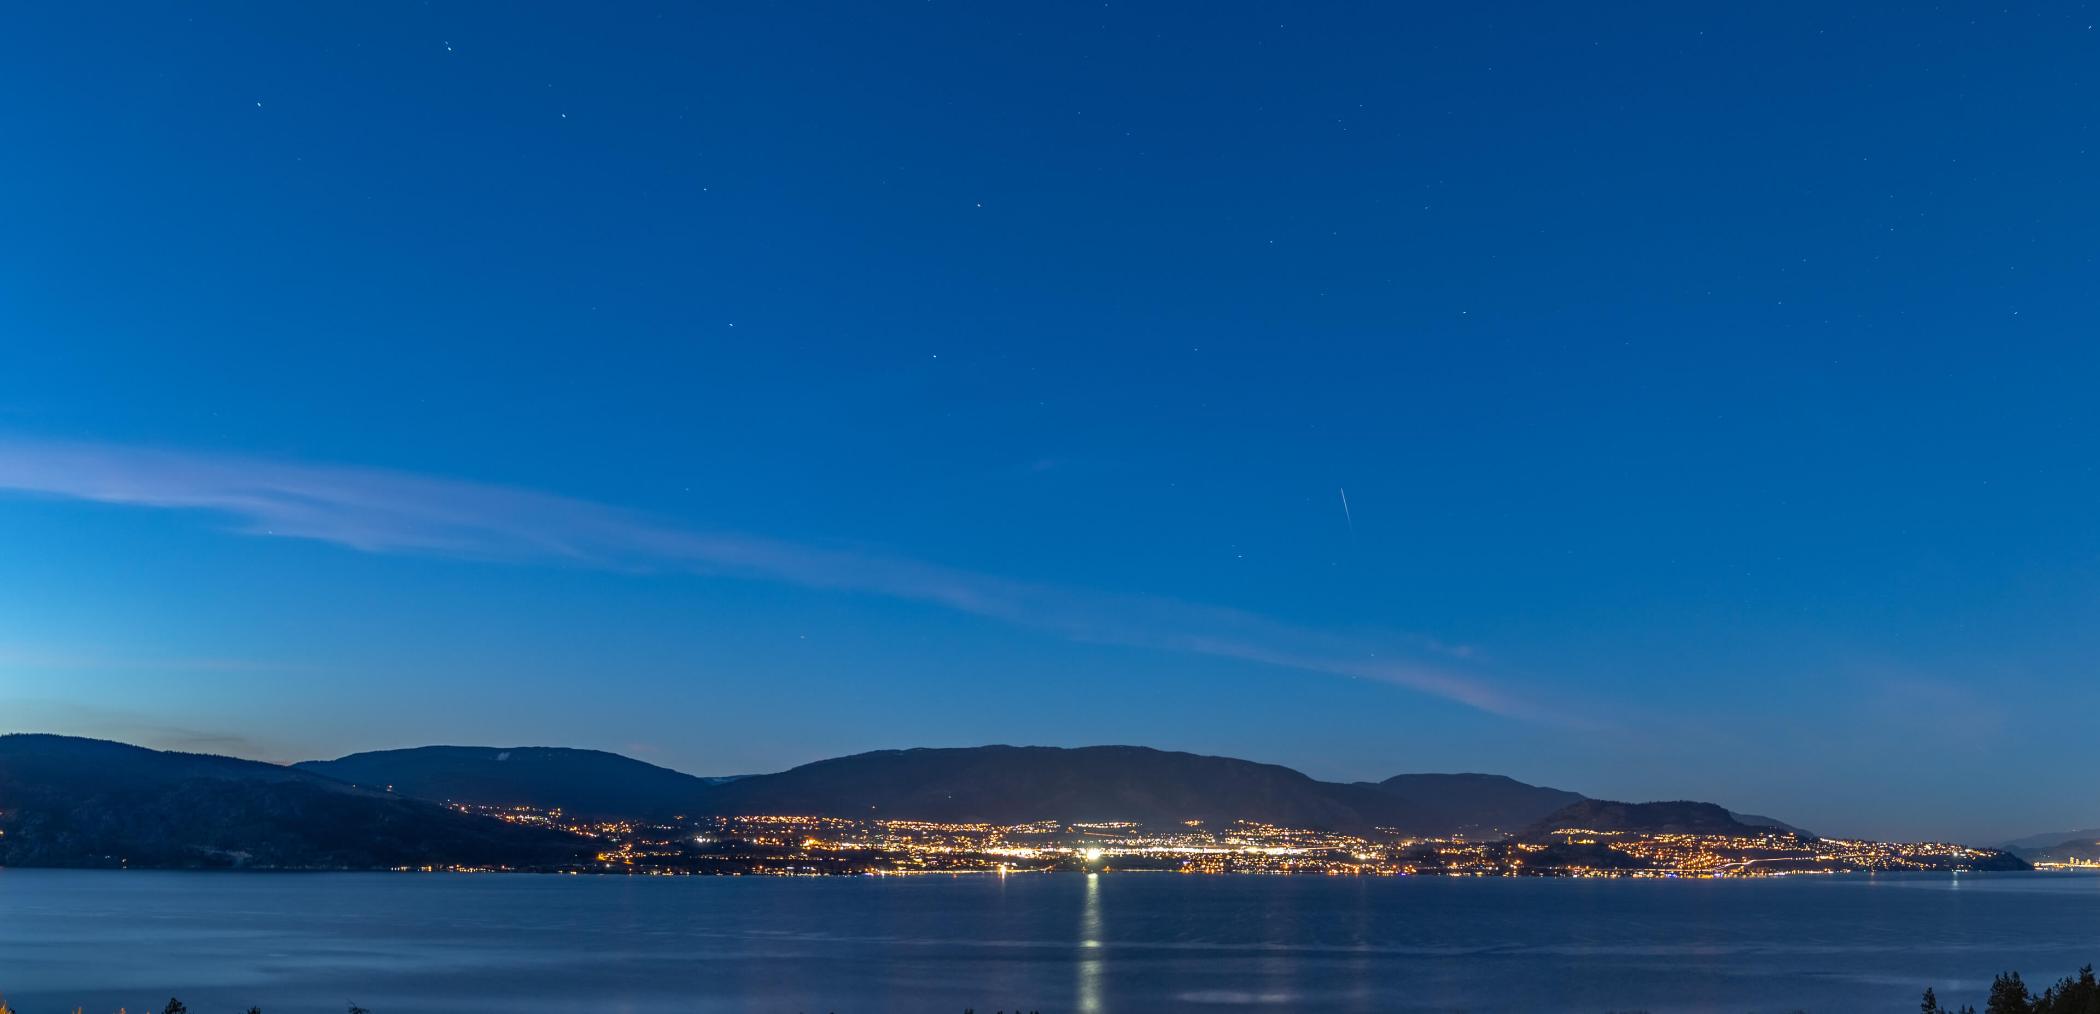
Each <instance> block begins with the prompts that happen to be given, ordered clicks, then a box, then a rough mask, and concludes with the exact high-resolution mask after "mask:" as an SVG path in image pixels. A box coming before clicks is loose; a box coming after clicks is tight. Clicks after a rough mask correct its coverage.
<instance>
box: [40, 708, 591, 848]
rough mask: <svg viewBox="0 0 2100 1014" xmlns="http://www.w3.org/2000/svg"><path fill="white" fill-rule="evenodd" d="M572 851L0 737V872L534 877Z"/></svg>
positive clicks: (341, 795) (405, 808)
mask: <svg viewBox="0 0 2100 1014" xmlns="http://www.w3.org/2000/svg"><path fill="white" fill-rule="evenodd" d="M579 844H580V842H579V840H578V839H575V838H573V837H571V836H569V835H566V834H561V833H559V832H554V831H546V830H537V829H531V828H525V827H518V826H513V825H510V824H505V823H503V822H501V821H496V820H491V819H489V818H485V817H475V816H469V815H467V814H462V813H458V812H455V811H452V810H447V809H445V808H444V807H441V806H437V805H434V804H431V803H426V802H421V801H416V800H409V799H400V798H396V797H392V796H388V795H385V794H383V793H378V792H372V791H369V790H365V789H360V788H357V787H355V786H351V785H348V784H345V783H343V782H340V781H336V780H334V779H330V778H325V777H322V776H320V775H316V774H312V773H309V772H305V771H300V770H296V769H293V768H288V767H281V766H278V765H274V764H259V763H256V762H253V761H243V760H234V759H232V758H229V757H213V756H208V755H203V754H184V753H166V752H162V751H157V750H147V749H143V748H140V747H135V746H126V745H124V744H121V743H110V742H105V741H102V740H93V739H78V738H74V737H68V736H45V735H8V736H0V866H126V865H128V866H136V867H157V868H218V867H253V868H271V869H384V868H391V867H397V866H424V865H503V866H519V867H525V866H539V865H549V864H554V863H559V862H564V861H567V860H569V859H571V858H573V857H574V856H575V855H576V854H577V853H578V852H580V851H581V849H580V848H579V847H578V846H579Z"/></svg>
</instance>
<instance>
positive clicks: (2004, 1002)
mask: <svg viewBox="0 0 2100 1014" xmlns="http://www.w3.org/2000/svg"><path fill="white" fill-rule="evenodd" d="M1983 1014H2035V1011H2034V994H2032V993H2029V992H2028V991H2027V983H2025V982H2023V981H2021V979H2020V973H2018V972H2001V973H1999V975H1998V977H1997V978H1995V979H1992V980H1991V995H1990V998H1989V999H1988V1000H1986V1001H1985V1002H1984V1005H1983Z"/></svg>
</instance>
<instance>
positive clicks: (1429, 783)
mask: <svg viewBox="0 0 2100 1014" xmlns="http://www.w3.org/2000/svg"><path fill="white" fill-rule="evenodd" d="M1378 787H1379V788H1380V789H1382V790H1384V791H1386V792H1389V793H1391V794H1393V795H1395V796H1398V797H1400V798H1401V799H1404V800H1407V801H1408V802H1409V803H1411V804H1413V805H1414V806H1415V807H1416V808H1417V809H1418V810H1419V811H1420V813H1421V815H1422V820H1423V822H1424V824H1425V825H1426V826H1429V827H1431V828H1433V829H1435V831H1436V833H1439V834H1451V833H1464V834H1469V835H1476V836H1495V835H1500V834H1510V833H1514V832H1516V831H1519V830H1522V829H1524V828H1527V827H1530V826H1531V825H1532V824H1534V823H1537V822H1538V821H1539V820H1540V819H1542V818H1544V817H1545V816H1546V815H1547V814H1549V813H1552V812H1553V811H1555V810H1558V809H1560V808H1561V807H1564V806H1567V805H1569V804H1571V803H1577V802H1580V801H1581V800H1582V799H1583V796H1582V794H1581V793H1579V792H1569V791H1567V790H1566V789H1549V788H1545V787H1543V786H1539V785H1526V784H1525V783H1523V782H1520V781H1517V780H1516V779H1514V778H1509V777H1505V776H1503V775H1482V774H1453V775H1443V774H1417V775H1394V776H1393V777H1391V778H1388V779H1386V780H1385V781H1382V782H1379V783H1378Z"/></svg>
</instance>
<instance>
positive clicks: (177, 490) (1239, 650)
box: [0, 439, 1566, 722]
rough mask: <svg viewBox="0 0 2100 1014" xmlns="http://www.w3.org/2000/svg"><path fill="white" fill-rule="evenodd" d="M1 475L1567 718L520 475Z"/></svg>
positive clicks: (1278, 641)
mask: <svg viewBox="0 0 2100 1014" xmlns="http://www.w3.org/2000/svg"><path fill="white" fill-rule="evenodd" d="M0 490H12V491H15V492H18V493H24V494H32V495H40V496H48V497H62V498H68V499H76V500H85V501H93V502H97V503H108V504H125V505H132V506H138V507H151V508H162V509H177V510H196V511H205V512H210V513H213V514H217V515H219V516H222V517H227V518H231V519H233V521H234V522H235V525H236V527H237V529H238V530H239V531H242V532H246V533H248V534H252V535H267V536H278V537H284V538H299V539H313V540H318V541H322V542H330V543H335V544H338V545H343V546H348V547H351V548H355V549H359V550H363V551H366V552H373V553H417V554H438V555H447V556H458V557H470V558H476V559H487V560H507V561H516V562H546V561H560V562H565V563H568V564H571V565H577V566H586V567H594V568H605V569H616V570H637V571H666V570H675V571H683V572H690V573H696V574H704V575H718V576H729V577H737V578H744V579H751V580H760V581H773V582H781V583H786V584H791V585H797V586H801V587H807V588H819V589H830V590H837V591H844V592H853V593H860V594H870V595H880V596H885V597H890V598H897V599H906V600H910V601H916V602H926V603H932V604H936V605H940V606H944V607H946V608H949V609H954V610H957V611H960V612H964V613H969V614H972V615H977V616H983V617H988V618H992V619H997V620H1000V621H1004V622H1007V623H1012V624H1015V625H1017V626H1023V627H1030V628H1035V629H1039V630H1047V631H1052V632H1055V633H1058V634H1061V635H1063V636H1065V637H1069V638H1072V639H1075V640H1082V641H1092V642H1100V643H1113V644H1121V645H1127V646H1137V647H1146V648H1153V649H1159V650H1164V651H1174V652H1183V653H1190V654H1195V655H1202V656H1210V657H1217V658H1229V659H1239V660H1246V661H1252V662H1257V663H1262V664H1266V665H1273V666H1281V667H1285V668H1290V669H1297V670H1303V671H1309V672H1319V673H1327V674H1330V675H1336V676H1346V677H1351V678H1358V679H1369V680H1378V681H1382V682H1386V683H1391V684H1394V685H1398V686H1403V687H1408V688H1411V689H1414V690H1417V691H1420V692H1423V693H1426V694H1431V695H1434V696H1436V697H1440V698H1444V699H1447V700H1452V701H1456V702H1459V703H1462V704H1465V705H1467V706H1470V707H1473V708H1477V709H1479V710H1481V711H1486V712H1490V713H1493V714H1497V715H1503V716H1508V717H1513V718H1524V719H1534V720H1548V721H1556V722H1563V721H1566V716H1565V715H1564V714H1562V713H1560V712H1559V711H1557V710H1551V709H1547V708H1544V707H1540V706H1537V705H1534V704H1532V703H1530V702H1529V700H1528V698H1526V697H1523V696H1520V695H1517V694H1514V693H1512V692H1511V691H1510V690H1509V689H1508V688H1507V687H1505V686H1502V685H1498V684H1497V683H1496V682H1494V681H1491V680H1488V679H1485V678H1483V677H1481V676H1480V675H1478V674H1477V673H1475V672H1473V671H1471V670H1470V669H1467V668H1465V667H1463V666H1462V665H1460V664H1459V660H1458V659H1456V658H1453V657H1452V656H1454V655H1456V654H1458V653H1453V652H1448V651H1445V650H1442V649H1440V648H1438V647H1436V646H1435V645H1434V644H1433V643H1432V642H1427V641H1419V640H1415V639H1395V640H1397V641H1398V642H1399V643H1397V644H1395V643H1385V644H1382V645H1380V644H1373V643H1371V641H1370V640H1369V639H1364V638H1360V637H1354V636H1344V635H1338V634H1333V633H1329V632H1325V631H1320V630H1315V629H1311V628H1307V627H1304V626H1302V625H1298V624H1291V623H1285V622H1281V621H1277V620H1274V619H1270V618H1267V617H1263V616H1260V615H1257V614H1253V613H1248V612H1244V611H1241V610H1236V609H1229V608H1224V607H1218V606H1208V605H1199V604H1194V603H1188V602H1181V601H1178V600H1173V599H1166V598H1157V597H1149V596H1138V595H1128V594H1120V593H1110V592H1093V591H1084V590H1080V589H1073V588H1064V587H1057V586H1052V585H1045V584H1039V583H1033V582H1028V581H1021V580H1015V579H1012V578H1006V577H999V576H995V575H990V574H982V573H977V572H973V571H968V570H963V569H958V568H954V567H948V566H944V565H941V564H935V563H929V562H926V561H922V560H915V559H911V558H908V557H902V556H895V555H885V554H881V553H871V552H865V551H859V550H853V549H840V548H832V547H825V546H816V545H807V544H802V543H796V542H789V541H785V540H780V539H773V538H768V537H764V536H758V535H750V534H741V533H732V532H719V531H706V530H701V529H695V528H690V527H685V526H681V525H678V524H674V523H670V522H666V521H663V520H660V519H657V518H654V517H651V516H649V515H646V514H643V513H640V512H637V511H631V510H627V509H623V508H619V507H614V506H609V505H606V504H599V503H593V502H590V501H586V500H578V499H572V498H569V497H562V496H555V495H551V494H547V493H539V492H534V491H531V490H524V489H514V488H509V487H503V486H495V485H487V484H482V483H473V482H463V481H459V480H453V479H444V478H434V477H429V476H421V475H414V474H409V473H404V472H394V471H387V470H381V469H372V468H360V467H351V466H337V465H315V464H301V463H293V462H283V461H274V460H266V459H257V458H248V457H239V456H230V455H216V454H205V453H195V452H186V451H172V450H160V449H150V448H139V447H127V446H117V445H108V444H93V443H76V442H57V441H41V440H7V439H0ZM1381 648H1383V649H1384V650H1383V651H1381ZM1396 648H1398V649H1400V654H1399V657H1395V652H1394V649H1396ZM1410 656H1413V657H1410Z"/></svg>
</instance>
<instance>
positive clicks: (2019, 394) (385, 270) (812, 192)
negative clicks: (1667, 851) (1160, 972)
mask: <svg viewBox="0 0 2100 1014" xmlns="http://www.w3.org/2000/svg"><path fill="white" fill-rule="evenodd" d="M1696 6H1697V5H1682V4H1654V5H1647V6H1629V5H1620V6H1616V7H1612V8H1595V7H1580V8H1577V7H1568V6H1565V5H1560V6H1548V5H1538V6H1535V7H1523V6H1505V7H1499V8H1494V9H1482V8H1479V6H1478V5H1450V6H1447V7H1428V6H1403V5H1398V4H1375V5H1353V6H1342V5H1333V6H1312V5H1266V4H1230V3H1228V4H1186V5H1173V6H1143V5H1131V4H1125V3H1121V2H1117V3H1112V4H1109V5H1102V6H1090V5H1070V6H1066V7H1063V8H1061V9H1060V8H1054V7H1048V6H1045V5H1032V6H1030V5H981V4H976V5H973V4H960V3H951V2H936V3H909V4H906V3H898V4H886V5H873V4H839V5H829V6H826V5H795V4H749V5H735V6H708V5H697V4H666V5H661V6H656V7H650V6H643V5H621V6H615V7H613V8H610V9H607V8H604V7H603V6H602V5H599V6H586V7H577V6H574V5H569V6H564V7H553V6H545V7H533V6H521V5H508V4H504V5H495V4H489V5H472V6H467V5H453V4H427V5H408V4H358V5H351V4H341V5H334V6H329V7H324V6H321V5H312V4H298V5H283V4H256V5H252V6H210V7H201V6H189V5H177V4H163V5H133V6H129V7H126V8H124V9H123V10H121V11H113V10H110V9H106V8H101V9H98V8H77V9H76V7H69V6H68V5H62V4H47V5H39V6H31V7H22V8H20V9H17V10H15V11H13V12H11V13H10V14H9V16H8V24H7V29H6V31H5V32H0V96H4V98H0V131H4V136H5V137H6V144H5V147H6V151H7V154H6V156H5V158H0V202H4V204H0V230H4V235H5V236H6V241H5V242H4V243H0V487H6V488H7V489H8V490H10V491H11V492H7V493H5V494H0V728H9V729H15V728H20V729H32V728H33V729H50V730H56V731H65V732H79V733H86V734H93V735H107V736H113V737H116V738H123V739H129V740H132V741H138V742H147V743H151V744H154V745H162V746H176V747H187V748H193V749H210V750H218V751H223V752H233V753H241V754H245V755H249V756H260V757H266V758H273V759H297V758H303V757H309V756H326V755H334V754H338V753H342V752H347V751H350V750H356V749H368V748H377V747H388V746H401V745H412V744H418V743H425V742H434V741H444V742H474V743H492V744H501V745H512V744H525V743H553V744H568V745H578V746H593V747H603V748H609V749H618V750H625V751H628V752H632V753H635V754H636V755H638V756H642V757H644V758H647V759H650V760H653V761H656V762H659V763H664V764H669V765H672V766H675V767H680V768H683V769H687V770H692V771H696V772H699V773H731V772H741V771H752V770H767V769H777V768H780V767H785V766H788V765H791V764H794V763H799V762H802V761H806V760H810V759H814V758H817V757H822V756H829V755H835V754H840V753H846V752H852V751H858V750H864V749H872V748H879V747H890V746H906V745H953V744H975V743H984V742H1026V743H1046V744H1064V745H1078V744H1088V743H1102V742H1134V743H1144V744H1149V745H1156V746H1161V747H1170V748H1180V749H1190V750H1198V751H1204V752H1216V753H1227V754H1234V755H1239V756H1246V757H1252V758H1256V759H1262V760H1272V761H1277V762H1281V763H1286V764H1290V765H1293V766H1296V767H1299V768H1301V769H1303V770H1305V771H1307V772H1309V773H1312V774H1315V775H1318V776H1322V777H1331V778H1377V777H1384V776H1386V775H1389V774H1392V773H1395V772H1399V771H1407V770H1488V771H1497V772H1505V773H1508V774H1511V775H1514V776H1517V777H1520V778H1524V779H1527V780H1531V781H1537V782H1544V783H1548V784H1555V785H1561V786H1564V787H1568V788H1573V789H1577V790H1581V791H1584V792H1589V793H1592V794H1598V795H1607V796H1617V797H1625V798H1676V797H1684V796H1690V797H1696V798H1711V799H1715V800H1718V801H1720V802H1724V803H1726V804H1728V805H1731V806H1735V807H1737V808H1740V809H1750V810H1757V811H1760V812H1768V813H1772V814H1774V815H1777V816H1780V817H1783V818H1785V819H1789V820H1793V821H1795V822H1798V823H1802V824H1805V825H1808V826H1811V827H1815V828H1817V829H1819V830H1824V831H1827V832H1841V833H1871V834H1881V835H1962V836H1968V837H1972V838H1989V837H1991V836H1993V835H2011V834H2018V833H2026V832H2032V831H2037V830H2042V829H2044V828H2046V827H2048V826H2051V825H2061V826H2066V827H2069V826H2090V825H2092V824H2093V823H2095V822H2096V821H2100V793H2096V792H2095V791H2094V790H2093V788H2092V777H2091V774H2092V761H2091V734H2092V727H2091V716H2092V715H2093V714H2094V713H2095V708H2096V706H2100V680H2096V679H2094V677H2095V676H2096V675H2100V673H2096V672H2095V660H2096V658H2100V526H2096V523H2095V508H2096V506H2100V476H2096V473H2095V462H2096V460H2100V458H2096V451H2100V399H2096V398H2095V397H2094V396H2093V392H2094V390H2095V389H2096V384H2100V347H2096V345H2095V342H2094V337H2093V336H2094V334H2095V324H2096V313H2095V306H2096V305H2100V304H2096V297H2100V284H2096V277H2100V276H2096V274H2095V268H2096V265H2095V260H2094V249H2095V245H2096V237H2100V187H2096V186H2095V183H2096V178H2095V168H2096V166H2095V161H2096V160H2095V158H2094V155H2093V152H2092V150H2091V149H2092V146H2093V145H2094V144H2095V142H2096V141H2100V138H2096V137H2095V134H2094V131H2093V129H2092V127H2093V122H2094V118H2095V115H2096V114H2095V112H2094V109H2095V106H2094V103H2093V101H2092V99H2093V96H2094V95H2095V94H2096V90H2100V61H2096V60H2095V47H2096V45H2100V32H2096V31H2095V30H2094V29H2093V24H2092V23H2093V22H2094V21H2096V20H2100V14H2095V13H2094V12H2091V11H2089V10H2088V9H2087V8H2086V7H2084V6H2076V7H2074V6H2056V7H2046V8H2038V9H2028V10H2020V9H2015V10H2011V11H2008V10H2005V9H2003V8H2002V7H1986V6H1983V5H1949V6H1942V7H1939V8H1936V9H1925V8H1923V7H1921V6H1920V5H1915V4H1877V5H1865V4H1861V5H1843V9H1841V10H1832V9H1830V5H1825V4H1758V5H1752V6H1750V7H1746V8H1743V9H1740V10H1734V11H1721V10H1712V9H1695V8H1696ZM1342 489H1346V490H1347V499H1348V503H1349V508H1350V510H1349V512H1348V513H1347V514H1345V512H1344V510H1343V505H1342V496H1341V493H1340V491H1341V490H1342ZM541 494H548V495H550V496H541ZM556 498H559V499H556Z"/></svg>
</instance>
